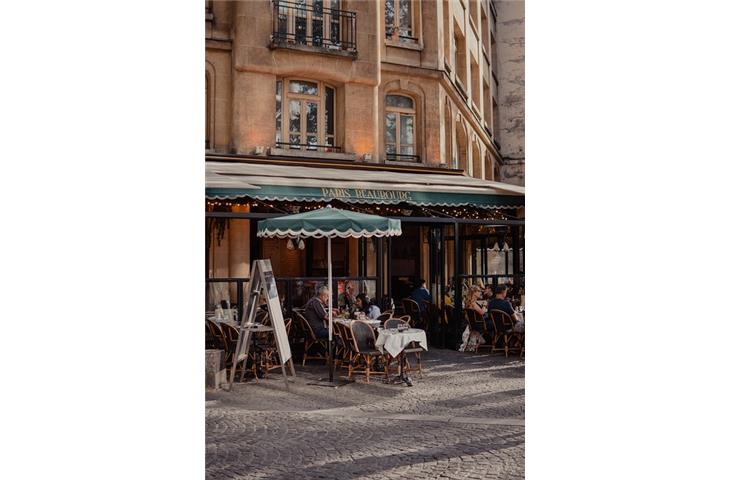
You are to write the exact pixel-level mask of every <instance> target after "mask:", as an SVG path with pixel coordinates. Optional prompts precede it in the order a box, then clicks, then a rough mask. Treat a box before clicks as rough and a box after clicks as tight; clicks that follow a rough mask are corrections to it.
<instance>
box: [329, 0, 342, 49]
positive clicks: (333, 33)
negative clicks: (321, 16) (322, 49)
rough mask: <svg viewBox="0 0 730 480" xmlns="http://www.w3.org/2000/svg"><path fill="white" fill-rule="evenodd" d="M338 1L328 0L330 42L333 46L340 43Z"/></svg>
mask: <svg viewBox="0 0 730 480" xmlns="http://www.w3.org/2000/svg"><path fill="white" fill-rule="evenodd" d="M339 9H340V0H330V10H331V14H330V41H331V42H332V44H333V45H338V44H339V43H340V15H339V13H338V10H339Z"/></svg>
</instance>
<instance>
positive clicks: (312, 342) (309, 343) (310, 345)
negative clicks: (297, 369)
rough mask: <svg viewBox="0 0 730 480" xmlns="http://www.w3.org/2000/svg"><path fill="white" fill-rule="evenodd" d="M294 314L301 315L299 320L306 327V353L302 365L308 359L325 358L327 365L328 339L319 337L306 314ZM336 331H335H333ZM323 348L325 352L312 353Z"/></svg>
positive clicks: (295, 313)
mask: <svg viewBox="0 0 730 480" xmlns="http://www.w3.org/2000/svg"><path fill="white" fill-rule="evenodd" d="M294 315H295V316H297V317H299V322H300V323H301V325H302V326H303V327H304V332H305V334H306V337H305V338H304V353H303V355H302V367H303V366H304V365H305V363H307V360H323V361H324V364H325V365H327V361H328V358H327V352H328V348H327V339H326V338H317V336H316V335H315V334H314V330H312V326H311V325H310V324H309V322H308V321H307V319H306V318H304V315H302V314H300V313H298V312H294ZM333 333H334V332H333ZM317 347H319V348H321V349H322V351H323V352H324V353H310V352H311V350H313V349H315V348H317Z"/></svg>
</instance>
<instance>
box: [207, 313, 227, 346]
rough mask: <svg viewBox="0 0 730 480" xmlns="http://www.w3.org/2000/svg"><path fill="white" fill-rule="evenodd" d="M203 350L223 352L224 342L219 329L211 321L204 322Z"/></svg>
mask: <svg viewBox="0 0 730 480" xmlns="http://www.w3.org/2000/svg"><path fill="white" fill-rule="evenodd" d="M205 348H211V349H215V350H225V349H226V342H225V338H224V337H223V332H221V331H220V327H219V326H218V325H217V324H216V323H215V322H214V321H212V320H206V321H205Z"/></svg>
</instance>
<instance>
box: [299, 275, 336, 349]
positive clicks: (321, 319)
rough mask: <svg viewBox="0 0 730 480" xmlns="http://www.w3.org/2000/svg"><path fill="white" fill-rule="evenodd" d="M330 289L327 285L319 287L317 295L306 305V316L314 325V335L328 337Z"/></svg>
mask: <svg viewBox="0 0 730 480" xmlns="http://www.w3.org/2000/svg"><path fill="white" fill-rule="evenodd" d="M329 296H330V291H329V288H327V285H323V286H321V287H319V290H318V291H317V295H316V296H314V297H312V298H310V299H309V301H308V302H307V305H306V306H305V307H304V318H305V320H307V323H309V326H310V327H312V330H313V331H314V335H315V336H316V337H317V338H328V337H329V331H328V330H327V323H328V322H329V317H328V316H327V310H326V309H325V308H326V305H327V302H328V300H329Z"/></svg>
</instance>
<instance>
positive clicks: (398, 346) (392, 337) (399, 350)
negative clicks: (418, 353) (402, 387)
mask: <svg viewBox="0 0 730 480" xmlns="http://www.w3.org/2000/svg"><path fill="white" fill-rule="evenodd" d="M412 342H416V343H418V344H419V345H420V346H421V348H423V349H424V350H428V342H427V340H426V331H425V330H422V329H420V328H408V329H406V330H400V331H399V330H398V329H397V328H379V329H378V338H377V339H376V340H375V348H377V349H378V350H380V351H381V352H382V353H385V352H388V353H389V354H390V355H391V356H392V357H393V358H399V362H400V375H399V377H398V378H399V380H400V382H402V383H405V384H406V385H408V386H409V387H412V386H413V382H412V381H411V379H410V377H408V376H407V375H406V374H405V363H406V356H405V352H404V351H403V350H404V349H405V348H406V347H407V346H408V345H410V344H411V343H412Z"/></svg>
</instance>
